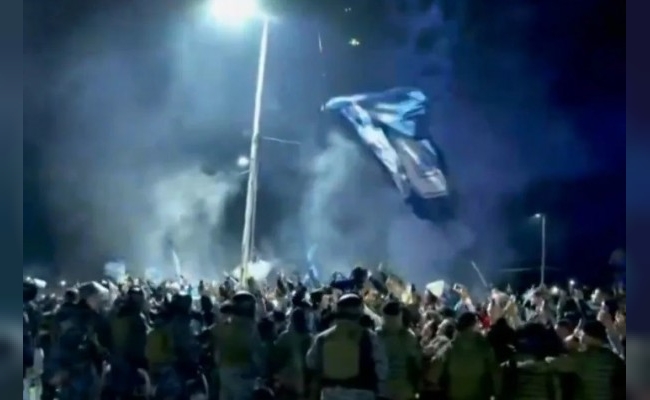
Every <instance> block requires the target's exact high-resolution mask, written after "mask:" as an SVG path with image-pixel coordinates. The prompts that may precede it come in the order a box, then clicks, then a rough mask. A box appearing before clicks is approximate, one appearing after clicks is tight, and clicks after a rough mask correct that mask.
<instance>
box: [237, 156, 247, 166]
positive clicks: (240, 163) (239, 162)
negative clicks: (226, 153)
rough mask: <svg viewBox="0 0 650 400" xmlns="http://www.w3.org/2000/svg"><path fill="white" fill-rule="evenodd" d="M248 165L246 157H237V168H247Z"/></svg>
mask: <svg viewBox="0 0 650 400" xmlns="http://www.w3.org/2000/svg"><path fill="white" fill-rule="evenodd" d="M249 164H250V160H249V159H248V157H246V156H239V158H237V166H238V167H239V168H246V167H248V165H249Z"/></svg>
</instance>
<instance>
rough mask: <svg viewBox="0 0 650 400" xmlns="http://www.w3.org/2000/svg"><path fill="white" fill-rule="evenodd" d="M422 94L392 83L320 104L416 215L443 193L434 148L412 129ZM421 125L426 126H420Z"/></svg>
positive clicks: (419, 115) (445, 191)
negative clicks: (349, 130) (342, 123)
mask: <svg viewBox="0 0 650 400" xmlns="http://www.w3.org/2000/svg"><path fill="white" fill-rule="evenodd" d="M426 103H427V98H426V96H425V95H424V93H422V91H420V90H418V89H413V88H401V87H400V88H394V89H390V90H387V91H384V92H378V93H362V94H355V95H350V96H340V97H334V98H332V99H330V100H329V101H328V102H327V103H326V104H325V106H324V110H326V111H332V112H337V113H339V114H340V115H342V116H343V117H344V118H345V119H346V120H347V121H348V122H349V123H350V124H352V127H353V128H354V131H356V133H357V135H358V138H359V139H360V142H361V143H362V144H363V145H365V146H366V147H367V148H368V149H370V150H371V152H372V154H374V156H375V157H376V159H377V160H378V161H379V162H380V164H381V165H382V166H383V167H384V168H385V169H386V171H388V173H389V174H390V176H391V177H392V180H393V182H394V184H395V186H396V188H397V189H398V190H399V192H400V193H401V195H402V197H403V198H404V200H405V201H406V202H407V203H408V204H410V205H411V206H412V207H413V210H414V212H415V213H416V214H417V215H418V216H419V217H421V218H426V219H431V218H432V215H431V213H430V212H429V210H430V209H431V207H430V206H431V203H432V201H434V200H436V199H440V198H445V197H447V196H448V195H449V189H448V186H447V178H446V176H445V172H444V171H443V169H444V168H443V166H442V160H441V156H440V153H439V150H438V149H437V148H436V146H435V145H434V143H433V141H432V140H431V138H430V137H429V134H428V132H425V133H423V132H422V130H421V129H418V123H417V122H418V120H420V119H421V118H422V117H424V116H425V115H426ZM425 131H426V129H425Z"/></svg>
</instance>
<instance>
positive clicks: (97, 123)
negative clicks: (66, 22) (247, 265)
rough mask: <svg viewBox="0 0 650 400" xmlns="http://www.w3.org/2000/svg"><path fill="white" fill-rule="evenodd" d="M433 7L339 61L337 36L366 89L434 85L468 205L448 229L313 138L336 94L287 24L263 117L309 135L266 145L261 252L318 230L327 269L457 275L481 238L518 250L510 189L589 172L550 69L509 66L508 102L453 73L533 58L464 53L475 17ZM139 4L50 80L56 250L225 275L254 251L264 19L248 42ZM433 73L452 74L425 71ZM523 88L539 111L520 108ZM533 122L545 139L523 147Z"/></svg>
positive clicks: (442, 136)
mask: <svg viewBox="0 0 650 400" xmlns="http://www.w3.org/2000/svg"><path fill="white" fill-rule="evenodd" d="M430 7H431V9H430V10H429V12H425V13H421V14H418V15H419V16H417V15H415V14H414V15H412V16H411V17H403V18H398V20H397V21H393V22H394V23H395V24H398V25H400V24H401V26H406V27H408V28H407V31H408V34H407V37H408V38H409V39H408V40H407V41H406V43H405V44H402V45H394V46H392V47H391V46H389V45H387V46H386V48H385V49H383V50H379V51H376V52H374V53H372V54H371V55H369V56H368V57H367V58H366V59H364V60H361V59H354V60H352V61H350V59H340V60H339V59H338V58H337V52H336V51H335V50H334V51H331V52H330V53H328V57H330V60H329V61H328V62H330V63H332V64H340V65H341V66H342V68H341V70H345V66H351V65H354V68H355V69H356V70H363V73H364V76H365V79H366V80H365V81H362V82H360V85H361V84H363V85H362V86H364V85H366V84H367V89H360V90H377V89H386V88H389V87H391V86H394V85H402V86H404V85H412V86H417V87H420V88H422V89H423V90H424V91H425V93H426V94H427V95H428V96H429V97H430V98H431V99H432V110H433V115H432V122H431V132H432V135H433V137H434V140H435V141H436V143H437V144H438V145H440V147H441V148H442V149H443V150H444V152H445V155H446V159H447V161H448V164H449V169H450V171H451V180H450V182H451V183H452V185H453V189H454V191H455V192H456V193H457V194H458V197H459V199H460V201H459V205H458V206H459V209H458V218H457V219H456V220H453V221H450V222H447V223H445V224H442V225H439V226H433V225H432V224H428V223H426V222H424V221H421V220H418V219H416V218H415V217H414V216H413V215H412V214H411V212H410V211H409V210H408V208H407V207H406V205H405V204H403V202H402V199H401V198H399V196H398V194H397V192H396V190H394V189H393V187H392V186H391V184H390V183H389V181H388V180H387V179H386V177H385V176H383V175H382V172H381V170H380V169H379V168H378V166H377V164H376V163H375V162H374V160H372V159H371V158H369V157H367V156H366V155H363V154H361V151H360V149H359V148H358V147H357V146H355V145H354V144H353V143H352V142H350V141H348V140H346V139H343V138H342V137H341V136H340V135H339V134H338V133H333V134H331V135H330V136H329V137H328V140H327V142H328V143H327V146H325V147H320V146H317V145H315V142H317V141H316V140H314V136H315V134H316V132H318V131H320V129H318V128H317V127H316V126H315V125H317V124H316V123H314V121H315V120H317V115H318V111H317V110H318V108H319V106H320V104H321V101H322V98H319V96H320V94H321V93H308V92H315V91H316V89H313V90H311V89H310V88H315V87H316V86H317V85H315V84H314V85H309V84H305V83H313V82H314V80H315V79H319V78H318V76H320V71H314V69H315V68H313V59H314V57H313V52H314V51H317V49H316V48H315V45H314V44H313V43H306V42H305V43H303V42H301V41H300V40H295V41H294V40H286V39H287V37H288V36H287V37H285V38H284V39H283V38H281V36H282V30H285V31H284V32H285V34H287V35H288V33H289V32H290V33H292V35H291V38H295V37H297V36H296V35H295V33H296V32H295V31H291V27H289V26H288V25H289V24H287V26H280V27H277V28H275V27H274V29H273V30H272V34H271V37H270V50H269V52H270V55H269V57H270V60H269V67H268V71H269V72H268V74H269V76H268V77H267V82H269V84H268V87H267V88H266V90H265V104H266V108H265V110H264V115H263V118H262V119H263V122H262V124H263V132H264V134H265V135H269V136H278V137H283V138H289V139H292V140H298V141H299V142H301V145H300V146H298V147H299V148H288V147H286V146H284V147H283V146H282V145H278V144H267V143H264V144H263V149H262V167H261V171H260V176H261V179H262V182H261V184H260V200H259V201H258V211H257V215H258V217H257V218H258V228H257V236H258V237H257V239H256V244H257V247H258V249H259V250H260V251H261V252H262V254H263V255H266V256H268V257H272V258H273V257H274V258H278V259H287V260H290V262H291V263H299V262H300V258H301V257H302V256H304V254H305V253H306V249H307V248H308V247H309V246H310V245H312V244H317V245H318V254H317V257H318V258H319V259H320V260H321V262H322V263H323V264H325V265H326V268H327V271H326V272H332V271H333V270H335V269H346V268H350V267H351V266H353V265H354V264H355V263H357V262H361V263H363V264H365V265H367V266H372V265H376V264H377V263H379V262H382V261H388V263H389V264H390V265H392V266H394V267H395V268H397V269H400V270H403V271H404V272H405V273H406V274H407V276H410V277H412V279H417V280H424V279H429V278H432V277H434V276H435V274H440V275H445V274H446V273H447V270H448V268H449V267H450V265H451V263H452V262H453V260H454V258H455V257H456V256H457V255H458V254H459V253H461V252H463V251H465V250H467V249H468V248H470V247H472V246H476V245H477V244H478V252H477V253H476V254H477V257H479V261H484V262H485V263H486V264H488V266H489V268H490V269H493V268H495V267H497V266H498V263H505V262H507V259H508V257H509V253H510V252H511V250H510V249H509V248H508V246H507V244H506V231H505V223H504V221H503V220H502V218H501V215H500V213H499V207H500V205H501V202H502V200H503V197H504V196H507V195H511V194H513V193H517V192H519V191H521V190H522V186H523V185H524V184H526V183H527V182H530V181H531V180H532V179H535V178H538V177H540V176H546V175H558V174H563V173H565V170H564V168H565V167H566V166H567V165H570V166H571V169H572V170H573V171H578V172H575V173H580V171H583V170H584V169H585V168H587V164H588V163H587V161H586V159H585V157H584V151H583V150H582V149H581V147H580V144H579V143H578V142H577V141H576V139H575V137H574V136H573V134H572V132H571V128H570V126H568V125H567V124H566V123H565V122H564V119H563V117H562V116H561V115H558V114H557V113H554V112H553V110H550V111H547V103H548V100H547V99H546V97H545V92H544V79H543V78H537V79H531V76H532V75H531V74H532V73H525V74H520V75H515V74H514V72H513V73H512V74H506V75H507V76H509V77H511V78H512V80H513V81H516V82H515V85H514V86H516V84H519V85H520V87H519V88H518V90H519V92H518V93H520V94H519V97H517V96H514V95H511V96H510V97H509V98H510V100H509V102H500V103H499V102H497V101H496V100H495V99H498V96H497V95H494V96H493V95H491V94H490V93H497V92H499V90H505V86H500V85H501V84H503V83H504V82H498V81H497V80H496V79H492V78H491V79H486V81H487V82H478V83H477V81H480V79H479V78H477V77H473V76H471V73H468V72H467V71H466V70H465V72H462V73H456V71H455V62H459V63H461V64H463V65H465V66H467V65H470V64H472V63H473V62H474V63H475V64H476V63H479V64H480V63H481V62H484V61H485V60H486V59H487V60H490V62H491V63H492V64H503V65H504V67H503V68H511V69H512V71H521V70H526V68H527V67H526V66H525V65H524V64H525V62H524V60H522V59H518V58H516V57H514V58H512V57H511V58H508V57H506V55H508V54H510V53H508V54H506V55H504V54H501V53H496V52H495V53H494V54H487V55H485V54H484V56H485V57H486V58H485V59H483V58H481V57H479V56H468V55H467V54H474V53H473V51H474V50H476V49H472V48H471V46H469V45H468V46H469V47H468V48H466V49H465V53H462V54H461V56H458V55H455V53H454V52H453V51H452V50H453V49H454V48H455V46H457V45H458V43H459V42H458V26H459V25H461V21H460V20H459V19H460V17H458V18H457V19H453V18H451V19H449V18H448V19H444V18H443V13H442V12H441V10H440V9H438V7H439V6H438V5H436V4H432V5H431V6H430ZM126 14H127V13H126V12H121V13H116V14H114V15H112V14H108V15H102V18H101V20H94V21H92V23H88V24H87V25H86V26H85V27H84V28H80V29H79V30H77V32H75V34H74V36H73V39H72V40H70V41H68V42H67V43H66V45H65V46H63V48H62V49H61V51H60V52H59V54H61V56H60V59H59V60H58V63H57V65H58V68H57V70H56V73H55V74H53V76H52V78H51V79H50V85H49V87H48V89H47V90H46V91H45V92H44V96H45V97H46V98H47V99H48V101H49V108H51V109H52V112H53V113H54V114H55V120H54V129H55V130H56V132H57V135H56V137H57V141H56V143H54V144H53V145H52V146H50V147H49V148H48V150H47V153H46V154H45V156H44V163H45V167H44V168H43V172H42V174H41V177H40V178H41V180H42V182H43V185H45V187H46V188H47V199H46V200H47V203H48V205H49V211H50V219H51V222H52V224H53V225H54V226H55V229H56V232H55V236H56V237H57V238H58V239H57V243H56V249H57V254H56V255H55V258H56V263H57V264H58V265H59V266H60V270H61V272H62V274H64V275H65V274H69V275H71V276H80V277H96V276H97V275H98V274H99V273H100V271H101V267H102V264H103V262H105V261H106V260H107V259H109V258H122V259H125V260H126V262H127V264H128V265H129V266H130V267H131V268H132V270H134V271H135V272H143V271H144V270H145V269H146V268H151V267H156V268H159V269H161V270H163V271H165V273H167V274H170V275H171V274H173V262H172V260H171V253H170V252H171V248H173V249H174V250H175V251H176V252H177V253H178V255H179V258H180V259H181V263H182V264H183V267H184V270H185V271H187V274H188V275H190V276H202V277H205V278H208V279H210V278H216V277H219V276H220V275H221V271H224V270H231V269H232V268H234V267H235V265H236V260H238V259H239V253H240V237H239V235H240V232H241V226H240V225H241V221H242V219H243V218H242V215H243V206H242V205H241V203H242V201H243V192H242V190H243V181H244V180H245V178H246V175H245V173H244V174H242V172H243V171H244V170H245V168H246V163H245V162H244V159H242V158H241V156H242V154H246V153H247V151H248V140H249V138H248V136H246V134H245V131H246V130H248V128H249V126H250V118H251V115H252V106H253V104H252V98H253V90H254V79H253V78H254V76H255V67H256V61H257V60H256V59H257V33H255V30H254V29H252V30H253V33H251V34H247V36H246V37H245V38H243V39H242V38H239V39H236V40H239V41H238V42H237V44H233V39H232V38H228V37H226V36H227V35H226V34H222V33H219V32H217V31H215V30H214V29H212V30H211V29H210V27H206V26H204V25H202V24H198V25H197V26H192V25H191V24H190V23H189V22H188V21H186V20H181V19H179V18H177V19H176V20H174V22H170V21H164V22H155V21H153V18H152V20H151V21H150V20H149V19H147V18H148V17H146V18H145V17H144V16H142V15H135V16H128V15H126ZM154 14H155V13H154ZM415 19H417V21H414V20H415ZM154 22H155V23H154ZM427 27H434V28H437V29H439V30H441V31H443V32H446V33H445V34H444V35H439V36H438V40H439V43H438V44H437V45H436V46H433V48H434V50H433V51H431V52H429V54H428V55H422V54H418V52H416V51H415V50H414V48H415V45H414V43H415V42H416V41H417V36H418V34H419V32H420V30H421V29H424V28H427ZM442 28H444V29H442ZM330 33H331V32H330ZM326 36H327V35H326ZM327 37H328V38H329V40H334V39H341V40H340V41H341V43H347V39H349V38H340V37H337V34H330V35H329V36H327ZM325 46H326V48H327V47H328V44H327V43H325ZM362 46H363V44H362ZM332 47H334V46H332ZM327 50H329V48H327ZM289 52H291V53H289ZM310 52H311V53H310ZM506 53H507V52H506ZM511 53H512V52H511ZM288 54H291V56H289V55H288ZM364 54H367V53H364ZM463 54H464V56H463ZM463 57H465V58H463ZM472 57H474V58H472ZM495 59H499V62H498V63H497V62H495V61H494V60H495ZM452 60H456V61H454V62H452ZM348 64H349V65H348ZM378 65H385V68H384V67H381V68H378V67H377V66H378ZM350 68H352V67H350ZM424 69H427V70H435V71H439V72H438V73H428V74H426V75H422V74H421V71H422V70H424ZM466 69H467V68H466ZM332 75H333V74H332ZM288 77H290V81H289V82H286V81H287V80H288V79H289V78H288ZM283 79H284V81H283ZM330 79H334V78H330ZM488 83H489V84H490V85H488ZM364 88H365V86H364ZM308 89H310V90H308ZM472 90H474V91H479V92H481V93H486V94H485V96H484V98H483V100H480V101H477V100H475V99H476V98H477V97H476V96H473V95H472V96H469V95H467V93H466V92H469V91H472ZM512 90H514V89H512ZM499 93H501V92H499ZM531 93H532V94H531ZM337 94H343V93H337ZM291 97H293V99H290V98H291ZM468 98H470V100H468ZM512 99H515V100H512ZM531 99H532V100H534V101H533V102H531V101H530V100H531ZM524 101H527V103H526V104H529V106H528V108H527V109H526V110H518V112H517V113H516V115H515V116H514V117H509V114H510V113H511V110H512V109H513V108H517V106H518V105H519V104H523V103H524ZM495 104H496V105H495ZM294 105H301V106H302V109H301V110H302V111H300V112H295V111H292V110H294ZM295 108H298V107H295ZM305 110H308V111H305ZM540 110H544V112H541V111H540ZM269 121H271V122H269ZM542 125H543V127H542ZM264 126H266V128H264ZM523 130H534V131H535V132H537V134H538V136H537V137H539V139H538V140H537V141H533V144H532V145H529V147H528V148H525V149H523V150H522V147H521V143H522V141H521V140H520V138H518V135H519V136H523V134H520V132H522V131H523ZM504 132H505V133H504ZM321 133H322V132H321ZM527 133H529V132H527ZM544 135H545V136H544ZM530 136H531V135H530V134H528V135H527V137H528V138H529V137H530ZM276 146H279V147H276ZM549 155H552V160H551V159H550V158H549ZM233 221H234V222H233ZM434 271H435V272H434Z"/></svg>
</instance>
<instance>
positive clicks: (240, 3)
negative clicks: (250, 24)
mask: <svg viewBox="0 0 650 400" xmlns="http://www.w3.org/2000/svg"><path fill="white" fill-rule="evenodd" d="M211 13H212V15H213V17H214V18H215V19H216V20H217V21H219V22H222V23H224V24H227V25H232V24H242V23H244V22H246V21H247V20H251V19H254V18H261V19H262V36H261V38H260V50H259V57H258V62H257V79H256V81H255V103H254V107H253V127H252V135H251V145H250V154H249V157H248V159H249V162H250V167H249V173H248V182H247V185H246V207H245V210H244V231H243V234H242V241H241V269H240V276H239V278H240V280H239V282H240V283H241V284H244V283H245V279H246V277H247V276H248V266H249V265H248V264H249V263H250V260H251V249H252V242H253V232H254V230H255V206H256V204H257V179H258V172H259V144H260V119H261V114H262V96H263V93H264V78H265V72H266V55H267V49H268V39H269V19H268V17H266V16H265V15H263V13H262V12H261V10H260V9H259V7H258V4H257V2H256V1H254V0H215V1H213V2H212V3H211Z"/></svg>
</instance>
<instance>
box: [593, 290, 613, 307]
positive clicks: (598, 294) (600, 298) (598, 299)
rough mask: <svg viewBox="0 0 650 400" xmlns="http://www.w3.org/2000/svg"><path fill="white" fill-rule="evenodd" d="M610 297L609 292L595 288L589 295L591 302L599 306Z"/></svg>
mask: <svg viewBox="0 0 650 400" xmlns="http://www.w3.org/2000/svg"><path fill="white" fill-rule="evenodd" d="M611 297H612V295H611V292H610V291H609V290H607V289H603V288H596V290H594V291H593V293H592V294H591V301H592V302H593V303H594V304H600V303H602V302H604V301H607V300H609V299H610V298H611Z"/></svg>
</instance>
